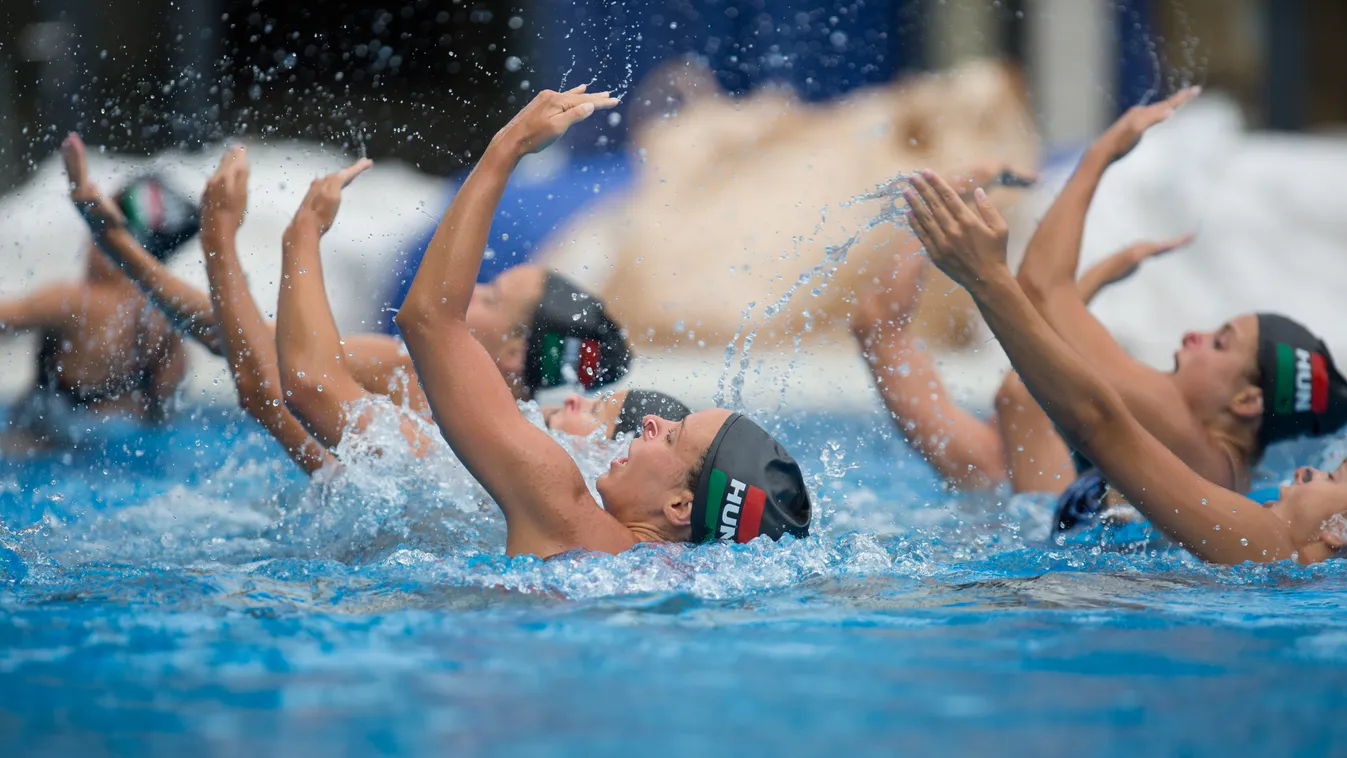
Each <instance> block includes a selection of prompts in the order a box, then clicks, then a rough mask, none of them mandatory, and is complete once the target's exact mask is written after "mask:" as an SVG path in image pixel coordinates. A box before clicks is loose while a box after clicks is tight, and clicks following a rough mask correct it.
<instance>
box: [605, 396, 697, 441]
mask: <svg viewBox="0 0 1347 758" xmlns="http://www.w3.org/2000/svg"><path fill="white" fill-rule="evenodd" d="M689 413H692V411H691V409H689V408H688V407H687V406H686V405H683V403H682V402H680V401H679V400H678V399H677V398H674V397H671V396H669V395H666V394H664V393H663V392H655V391H654V390H631V391H629V392H627V399H626V400H624V401H623V402H622V409H621V410H619V411H618V412H617V424H615V425H614V426H613V434H614V435H618V434H626V433H628V432H630V433H635V432H639V431H640V430H641V419H643V418H645V417H646V416H650V415H655V416H659V417H660V418H662V419H665V420H668V421H682V420H683V419H685V418H687V415H688V414H689Z"/></svg>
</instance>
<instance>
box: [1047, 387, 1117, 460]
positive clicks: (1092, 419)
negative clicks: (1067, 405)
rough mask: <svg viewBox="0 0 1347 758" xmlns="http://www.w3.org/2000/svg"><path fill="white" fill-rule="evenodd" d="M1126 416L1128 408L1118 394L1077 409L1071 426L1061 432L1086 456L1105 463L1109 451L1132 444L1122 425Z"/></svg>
mask: <svg viewBox="0 0 1347 758" xmlns="http://www.w3.org/2000/svg"><path fill="white" fill-rule="evenodd" d="M1127 418H1128V415H1127V409H1126V408H1124V407H1123V405H1122V399H1121V398H1118V397H1116V394H1115V396H1114V397H1112V398H1106V399H1103V400H1097V401H1093V402H1090V403H1087V404H1085V405H1084V406H1083V407H1082V408H1079V409H1077V411H1076V412H1075V413H1073V414H1072V419H1071V424H1070V427H1068V428H1064V429H1063V430H1062V431H1063V432H1064V433H1065V434H1066V436H1067V437H1068V438H1069V439H1070V440H1071V442H1072V446H1073V447H1075V448H1076V449H1077V450H1079V451H1080V452H1081V453H1082V454H1084V455H1085V457H1087V458H1089V459H1090V460H1093V461H1095V462H1097V463H1103V462H1104V461H1106V460H1107V459H1108V457H1109V451H1111V450H1118V449H1120V447H1119V446H1120V445H1123V446H1129V445H1127V442H1126V440H1127V439H1128V435H1127V434H1126V433H1125V432H1126V429H1124V428H1123V427H1124V425H1125V423H1126V420H1127ZM1129 447H1130V446H1129ZM1129 454H1130V453H1129Z"/></svg>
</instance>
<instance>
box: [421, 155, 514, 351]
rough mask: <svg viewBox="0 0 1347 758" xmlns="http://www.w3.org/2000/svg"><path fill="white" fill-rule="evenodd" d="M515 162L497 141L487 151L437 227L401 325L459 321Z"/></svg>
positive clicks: (465, 308) (462, 315) (512, 156)
mask: <svg viewBox="0 0 1347 758" xmlns="http://www.w3.org/2000/svg"><path fill="white" fill-rule="evenodd" d="M518 160H519V159H518V153H517V151H516V149H515V148H514V147H512V146H510V145H508V144H507V143H506V142H504V141H501V140H499V139H498V140H493V141H492V143H491V145H490V147H488V148H487V151H486V154H485V155H483V156H482V160H481V161H480V162H478V164H477V166H476V167H475V168H474V169H473V170H472V173H471V174H470V175H469V176H468V179H467V181H465V182H464V183H463V186H462V187H460V188H459V191H458V193H457V194H456V195H455V197H454V202H453V203H451V204H450V205H449V210H447V211H445V214H444V218H443V219H442V220H441V221H440V225H439V226H438V227H437V228H436V229H435V234H434V236H433V237H432V238H431V240H430V245H429V246H427V248H426V254H425V256H424V257H423V258H422V260H421V265H420V268H419V269H418V270H417V272H416V278H415V279H414V280H413V281H412V286H411V288H410V289H409V290H408V293H407V297H406V300H405V301H404V303H403V306H402V310H401V312H400V313H399V314H398V324H399V326H400V327H403V328H404V329H406V328H408V327H410V328H411V331H415V325H416V324H418V323H421V324H443V323H445V322H447V321H450V320H453V321H462V320H463V318H464V316H465V315H466V314H467V310H468V301H469V299H471V297H472V291H473V287H474V286H475V284H476V281H477V273H478V271H479V270H480V268H481V265H482V253H483V252H484V251H485V250H486V243H487V236H488V234H489V233H490V231H491V220H492V218H493V217H494V216H495V212H496V207H497V206H498V205H500V199H501V196H502V195H503V194H504V192H505V185H506V183H507V182H508V181H509V178H510V173H511V172H512V171H513V170H514V167H515V165H516V163H518ZM404 334H406V331H404ZM406 336H407V338H408V339H409V340H411V339H413V338H412V337H411V336H410V335H409V334H406Z"/></svg>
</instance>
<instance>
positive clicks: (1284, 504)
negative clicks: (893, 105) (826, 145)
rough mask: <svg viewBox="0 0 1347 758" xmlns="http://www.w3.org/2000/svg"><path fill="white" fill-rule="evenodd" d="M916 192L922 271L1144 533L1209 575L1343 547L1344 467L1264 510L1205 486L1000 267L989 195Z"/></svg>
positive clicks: (1000, 233) (920, 187) (934, 179)
mask: <svg viewBox="0 0 1347 758" xmlns="http://www.w3.org/2000/svg"><path fill="white" fill-rule="evenodd" d="M913 187H914V191H913V192H912V194H911V196H910V198H909V202H910V204H911V210H910V211H909V213H908V218H909V220H910V222H911V224H912V228H913V230H914V231H915V232H916V234H917V236H918V238H919V239H920V240H921V242H922V244H923V245H924V246H925V248H926V249H927V251H928V252H929V253H930V255H931V260H932V261H934V262H935V265H937V266H939V267H940V269H941V270H942V271H944V272H945V273H946V274H948V275H949V276H950V277H951V278H953V279H954V280H955V281H956V282H958V283H959V284H961V285H962V286H963V287H965V288H966V289H967V290H968V291H969V293H970V294H972V296H973V299H974V301H975V302H976V303H977V306H978V310H979V311H981V313H982V315H983V317H984V318H985V319H986V321H987V325H988V326H989V327H991V330H992V333H993V334H995V335H996V337H997V339H998V340H999V341H1000V342H1001V345H1002V347H1004V348H1005V351H1006V354H1007V355H1009V356H1010V361H1011V363H1012V364H1013V365H1014V367H1015V369H1016V370H1017V371H1018V372H1019V375H1020V378H1021V379H1022V380H1023V382H1024V385H1025V386H1026V387H1027V388H1028V390H1029V392H1030V393H1031V394H1032V396H1033V398H1034V399H1035V400H1036V401H1038V404H1039V406H1040V407H1041V408H1043V409H1044V410H1045V411H1046V413H1047V415H1048V417H1049V418H1050V419H1051V420H1052V422H1053V423H1054V424H1055V425H1056V426H1057V428H1058V429H1060V430H1061V433H1062V435H1063V437H1064V438H1065V439H1066V442H1067V443H1068V444H1070V445H1071V446H1072V447H1073V448H1075V449H1076V450H1079V451H1080V452H1081V453H1083V454H1084V455H1086V456H1088V457H1089V458H1090V460H1092V461H1093V462H1094V463H1095V464H1096V465H1097V466H1098V467H1099V468H1100V470H1101V471H1102V472H1103V474H1104V476H1105V477H1107V479H1108V481H1109V482H1111V483H1112V484H1113V486H1115V487H1117V488H1118V490H1119V491H1121V492H1122V494H1123V495H1124V496H1125V497H1126V498H1127V500H1128V501H1129V502H1131V503H1132V504H1133V505H1134V506H1135V507H1136V508H1137V509H1138V510H1140V511H1141V512H1142V513H1143V514H1144V515H1145V516H1146V517H1147V518H1148V519H1150V521H1151V523H1153V524H1154V525H1155V526H1157V527H1158V528H1159V529H1161V530H1162V531H1163V532H1164V533H1165V534H1167V535H1168V536H1169V537H1171V538H1172V539H1174V540H1176V541H1177V542H1178V543H1179V544H1181V545H1182V546H1183V547H1185V548H1187V549H1188V550H1189V551H1191V552H1192V553H1193V554H1194V555H1197V556H1198V557H1200V558H1202V559H1204V560H1207V561H1211V562H1214V563H1232V564H1233V563H1241V562H1244V561H1255V562H1266V561H1278V560H1287V559H1291V560H1297V561H1299V562H1301V563H1314V562H1316V561H1321V560H1325V559H1328V558H1331V557H1333V556H1334V555H1335V554H1337V553H1338V551H1340V550H1341V549H1342V548H1343V547H1344V546H1347V534H1343V533H1341V531H1340V530H1339V529H1337V528H1335V527H1334V523H1333V522H1335V521H1337V520H1338V519H1340V518H1342V516H1343V514H1344V513H1347V479H1344V474H1347V466H1340V467H1339V468H1338V469H1337V470H1336V471H1334V472H1332V473H1329V474H1324V473H1322V472H1319V471H1315V470H1313V469H1302V470H1301V473H1299V474H1298V475H1297V477H1296V481H1295V483H1294V484H1292V485H1291V486H1288V487H1283V488H1282V490H1281V493H1280V499H1279V500H1278V501H1276V502H1273V503H1271V504H1270V505H1267V506H1264V505H1262V504H1259V503H1257V502H1254V501H1253V500H1250V499H1248V498H1246V497H1244V496H1242V495H1239V494H1236V493H1234V492H1231V491H1230V490H1229V489H1228V488H1227V487H1226V486H1224V485H1222V484H1218V483H1215V482H1213V481H1211V480H1210V479H1207V478H1206V477H1204V476H1202V474H1201V473H1200V472H1199V471H1197V470H1195V469H1194V467H1192V466H1190V465H1188V464H1187V463H1185V462H1184V460H1183V459H1182V458H1181V457H1180V456H1179V455H1178V454H1176V453H1175V452H1174V451H1173V449H1172V448H1171V447H1170V446H1169V445H1168V444H1166V443H1165V442H1163V441H1162V440H1160V439H1159V438H1158V437H1157V435H1155V434H1154V433H1152V432H1151V431H1150V429H1149V428H1148V426H1147V425H1146V424H1145V423H1143V422H1142V421H1141V420H1140V419H1139V418H1138V416H1137V415H1136V414H1134V413H1133V412H1132V410H1131V408H1130V406H1129V404H1128V403H1127V402H1126V401H1125V400H1124V398H1123V395H1122V393H1121V392H1120V391H1119V390H1118V388H1117V387H1116V386H1115V382H1114V381H1110V380H1109V379H1106V378H1105V376H1104V373H1103V371H1101V369H1100V368H1099V367H1098V365H1097V364H1096V363H1095V362H1094V361H1092V360H1091V359H1090V358H1089V357H1088V356H1087V355H1085V354H1083V353H1081V352H1079V351H1078V350H1075V349H1073V348H1072V346H1071V345H1070V344H1069V343H1068V341H1067V340H1066V339H1064V338H1063V337H1062V336H1061V335H1060V334H1059V332H1058V330H1054V329H1053V327H1052V326H1051V325H1049V323H1048V321H1047V320H1046V319H1044V317H1043V315H1042V314H1041V313H1040V311H1039V310H1038V309H1037V308H1036V307H1035V305H1034V303H1033V300H1032V299H1031V298H1030V297H1029V296H1028V295H1027V294H1026V293H1025V291H1024V288H1023V286H1022V285H1021V284H1020V283H1019V282H1018V281H1017V280H1016V278H1015V276H1014V275H1013V274H1011V272H1010V268H1009V266H1008V265H1007V264H1006V238H1007V228H1006V223H1005V221H1004V220H1003V219H1002V218H1001V216H1000V214H999V213H997V211H996V208H995V207H993V206H992V204H991V203H990V202H989V201H988V200H987V196H986V194H985V193H984V192H982V191H981V190H978V191H977V192H976V193H975V197H974V208H969V207H968V206H967V205H965V204H964V202H963V201H962V200H960V199H959V198H958V196H957V195H956V194H955V192H954V190H953V189H951V188H950V187H949V185H948V184H946V183H945V181H944V180H942V179H941V178H940V177H939V176H937V175H936V174H934V173H932V172H923V175H922V176H919V177H917V178H915V179H914V180H913ZM1325 392H1327V390H1325ZM1312 402H1316V401H1312ZM1323 403H1324V404H1326V405H1327V404H1332V405H1335V406H1338V408H1337V411H1338V412H1341V409H1342V407H1343V405H1344V404H1347V398H1344V397H1343V396H1336V397H1328V396H1325V397H1324V398H1323ZM1274 423H1276V419H1275V417H1274Z"/></svg>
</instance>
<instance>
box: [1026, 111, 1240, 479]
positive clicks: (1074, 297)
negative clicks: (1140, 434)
mask: <svg viewBox="0 0 1347 758" xmlns="http://www.w3.org/2000/svg"><path fill="white" fill-rule="evenodd" d="M1196 94H1197V89H1196V88H1190V89H1186V90H1183V91H1182V92H1180V93H1178V94H1177V95H1175V96H1173V97H1171V98H1170V99H1168V100H1165V101H1163V102H1160V103H1156V104H1154V105H1149V106H1141V107H1137V108H1133V109H1131V110H1129V111H1128V112H1127V114H1126V115H1124V116H1123V117H1122V118H1121V119H1119V120H1118V121H1117V122H1116V123H1115V124H1114V125H1113V126H1112V127H1110V128H1109V130H1108V131H1107V132H1105V133H1104V134H1103V135H1102V136H1101V137H1100V138H1099V139H1098V140H1096V141H1095V143H1094V144H1093V145H1092V146H1091V147H1090V149H1089V150H1088V151H1086V153H1085V156H1084V157H1083V158H1082V159H1081V162H1080V165H1079V166H1078V167H1077V168H1076V172H1075V174H1073V175H1072V177H1071V179H1070V181H1068V182H1067V185H1066V187H1065V188H1064V189H1063V190H1062V194H1061V195H1060V196H1059V197H1058V198H1057V200H1056V201H1055V202H1054V203H1053V204H1052V207H1051V208H1050V209H1049V210H1048V213H1047V215H1046V216H1044V218H1043V221H1042V223H1040V224H1039V226H1038V229H1037V230H1036V231H1035V232H1034V236H1033V238H1032V239H1030V241H1029V247H1028V250H1027V251H1026V252H1025V259H1024V262H1023V264H1022V265H1021V267H1020V272H1019V276H1018V281H1019V284H1020V286H1021V288H1022V291H1023V292H1024V294H1025V295H1026V296H1027V297H1028V298H1029V299H1030V301H1031V302H1032V303H1033V304H1034V307H1035V308H1036V309H1037V310H1038V311H1039V313H1040V314H1041V315H1042V316H1043V318H1045V319H1046V320H1047V322H1048V324H1049V325H1051V327H1052V328H1053V329H1054V330H1056V332H1057V333H1058V334H1059V335H1061V337H1062V339H1064V340H1065V341H1066V343H1067V344H1068V345H1070V346H1071V347H1072V348H1073V349H1075V350H1076V351H1077V352H1079V353H1080V354H1081V355H1082V356H1084V358H1085V359H1086V360H1087V361H1089V362H1090V364H1091V365H1092V366H1095V367H1098V368H1099V369H1100V370H1101V371H1103V373H1104V375H1105V376H1107V377H1109V380H1110V381H1111V382H1112V383H1113V386H1114V387H1115V388H1116V389H1117V390H1118V392H1120V393H1121V394H1122V397H1123V400H1124V402H1126V403H1127V407H1128V409H1129V410H1130V411H1131V413H1132V414H1134V415H1135V416H1136V418H1137V419H1138V420H1139V421H1140V422H1141V423H1142V424H1144V425H1145V427H1146V428H1147V429H1148V430H1150V432H1151V433H1152V434H1154V435H1155V436H1156V437H1158V438H1159V439H1160V441H1161V442H1163V443H1164V444H1165V445H1166V446H1168V447H1169V448H1170V449H1171V450H1173V451H1174V452H1175V453H1177V454H1178V455H1179V457H1180V458H1182V459H1183V460H1184V461H1185V462H1187V463H1188V465H1190V466H1192V467H1193V468H1194V470H1196V471H1197V472H1198V473H1200V474H1202V475H1203V476H1205V477H1208V478H1209V479H1211V480H1212V481H1215V482H1218V483H1220V484H1221V485H1223V486H1226V487H1235V486H1237V484H1238V483H1237V482H1236V481H1235V472H1234V470H1232V468H1231V466H1230V462H1229V460H1228V459H1227V457H1226V456H1225V455H1224V454H1223V453H1222V452H1221V451H1220V450H1219V449H1218V448H1217V447H1216V446H1215V445H1213V444H1212V443H1211V440H1210V438H1209V436H1208V435H1207V432H1206V430H1205V429H1204V428H1203V426H1202V425H1201V424H1200V423H1199V422H1198V420H1197V419H1196V417H1195V416H1194V415H1193V414H1192V412H1191V410H1190V409H1189V406H1188V404H1187V403H1186V402H1185V401H1184V400H1183V398H1182V397H1181V396H1180V395H1179V393H1178V392H1177V390H1175V388H1174V385H1173V382H1171V381H1169V379H1168V378H1167V377H1166V376H1165V375H1164V374H1162V373H1161V372H1159V371H1156V370H1155V369H1153V368H1151V367H1150V366H1147V365H1146V364H1144V363H1142V362H1140V361H1138V360H1136V359H1135V358H1133V357H1132V356H1130V355H1128V354H1127V351H1126V350H1124V349H1123V347H1122V345H1120V344H1118V341H1117V340H1115V339H1114V338H1113V335H1112V334H1111V333H1110V332H1109V331H1108V329H1107V328H1105V327H1104V325H1103V324H1102V323H1100V322H1099V320H1098V319H1097V318H1095V317H1094V315H1093V314H1092V313H1090V310H1089V308H1087V307H1086V301H1085V300H1084V299H1083V298H1082V296H1081V294H1082V293H1081V292H1080V290H1079V289H1078V287H1077V284H1076V282H1075V272H1076V267H1077V264H1078V262H1079V257H1080V243H1081V237H1082V234H1083V232H1084V228H1085V214H1086V211H1088V210H1089V207H1090V202H1091V200H1093V198H1094V193H1095V190H1096V188H1097V187H1098V185H1099V180H1100V179H1101V178H1102V177H1103V174H1104V171H1105V170H1106V169H1107V168H1108V167H1109V165H1111V164H1112V163H1113V162H1114V161H1115V160H1117V159H1119V158H1121V157H1122V156H1123V155H1125V154H1127V153H1128V152H1129V151H1130V150H1131V149H1132V148H1133V147H1134V146H1135V145H1136V143H1137V141H1138V140H1140V139H1141V135H1142V134H1143V133H1144V132H1145V130H1146V129H1148V128H1149V127H1151V126H1152V125H1154V124H1156V123H1159V122H1160V121H1163V120H1165V119H1166V118H1168V117H1169V116H1170V115H1171V114H1172V113H1173V112H1174V110H1175V109H1177V108H1178V107H1179V106H1181V105H1182V104H1183V103H1185V102H1187V101H1188V100H1190V99H1192V98H1193V97H1194V96H1195V95H1196ZM1087 294H1088V293H1087Z"/></svg>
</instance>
